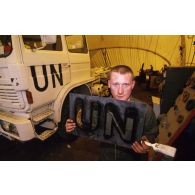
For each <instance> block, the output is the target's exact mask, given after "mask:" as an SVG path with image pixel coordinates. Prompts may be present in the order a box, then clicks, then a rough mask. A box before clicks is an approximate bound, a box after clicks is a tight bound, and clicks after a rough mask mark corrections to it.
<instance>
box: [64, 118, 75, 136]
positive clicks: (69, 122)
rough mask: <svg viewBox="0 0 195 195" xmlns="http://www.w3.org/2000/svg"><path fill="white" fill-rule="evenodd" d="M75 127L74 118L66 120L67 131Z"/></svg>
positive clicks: (69, 131)
mask: <svg viewBox="0 0 195 195" xmlns="http://www.w3.org/2000/svg"><path fill="white" fill-rule="evenodd" d="M75 127H76V123H74V121H73V120H72V119H67V120H66V125H65V128H66V132H67V133H71V132H73V131H74V129H75Z"/></svg>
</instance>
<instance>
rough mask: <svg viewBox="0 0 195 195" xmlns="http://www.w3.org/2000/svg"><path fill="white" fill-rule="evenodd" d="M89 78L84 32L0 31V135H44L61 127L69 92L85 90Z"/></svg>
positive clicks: (18, 136)
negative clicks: (12, 32)
mask: <svg viewBox="0 0 195 195" xmlns="http://www.w3.org/2000/svg"><path fill="white" fill-rule="evenodd" d="M94 79H95V78H94V77H92V76H91V67H90V58H89V52H88V49H87V42H86V38H85V36H82V35H72V36H64V35H57V36H56V35H55V36H54V35H19V36H17V35H0V134H1V135H3V136H5V137H7V138H9V139H17V140H20V141H27V140H31V139H33V138H39V139H40V140H45V139H47V138H48V137H50V136H51V135H52V134H54V133H55V132H56V131H57V130H58V127H59V124H60V125H61V127H63V126H64V123H65V121H64V120H62V119H63V118H64V116H63V115H64V113H65V112H66V111H67V109H68V94H69V92H70V91H72V90H78V91H79V92H81V93H82V92H83V93H86V91H88V92H89V93H90V84H91V82H92V81H94ZM66 104H67V105H66ZM64 131H65V130H64Z"/></svg>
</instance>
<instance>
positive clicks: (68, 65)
mask: <svg viewBox="0 0 195 195" xmlns="http://www.w3.org/2000/svg"><path fill="white" fill-rule="evenodd" d="M62 66H63V67H64V68H69V67H70V64H68V63H62Z"/></svg>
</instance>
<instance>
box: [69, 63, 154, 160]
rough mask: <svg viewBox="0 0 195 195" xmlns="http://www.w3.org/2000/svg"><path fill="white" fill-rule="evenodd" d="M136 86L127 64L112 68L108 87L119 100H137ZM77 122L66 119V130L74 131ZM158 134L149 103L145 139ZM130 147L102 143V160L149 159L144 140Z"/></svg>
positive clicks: (147, 148) (152, 140) (152, 139)
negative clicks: (135, 95) (134, 96)
mask: <svg viewBox="0 0 195 195" xmlns="http://www.w3.org/2000/svg"><path fill="white" fill-rule="evenodd" d="M134 86H135V80H134V75H133V71H132V70H131V68H130V67H128V66H126V65H118V66H115V67H113V68H112V69H111V71H110V74H109V78H108V87H109V88H110V91H111V94H112V97H113V98H114V99H117V100H124V101H133V102H137V101H139V100H136V99H135V98H133V97H132V95H131V94H132V90H133V88H134ZM75 127H76V124H75V123H74V122H73V121H72V120H71V119H68V120H67V121H66V132H67V133H70V132H72V131H74V128H75ZM157 135H158V126H157V121H156V117H155V114H154V112H153V111H152V109H151V108H150V107H149V106H148V105H147V113H146V118H145V122H144V130H143V139H146V140H149V141H150V142H154V141H155V138H156V136H157ZM129 147H130V148H129V149H126V148H122V147H119V146H116V145H114V146H113V145H111V144H106V143H102V151H101V152H102V153H101V160H147V152H148V151H149V147H148V146H146V145H145V144H144V143H143V142H141V143H140V142H138V141H135V142H134V143H133V144H132V145H131V146H129ZM142 154H143V155H142Z"/></svg>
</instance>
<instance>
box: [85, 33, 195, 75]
mask: <svg viewBox="0 0 195 195" xmlns="http://www.w3.org/2000/svg"><path fill="white" fill-rule="evenodd" d="M181 37H182V36H180V35H88V36H87V39H88V46H89V49H90V56H91V64H92V67H102V66H115V65H117V64H126V65H129V66H131V67H132V69H133V70H134V73H135V75H137V74H138V72H139V69H140V67H141V65H142V64H143V63H144V64H145V66H144V69H148V68H150V65H153V67H154V70H160V69H161V68H162V67H163V65H164V64H167V65H170V66H181V64H182V58H184V56H182V55H181V52H182V49H184V48H183V45H184V44H185V46H186V47H185V49H186V54H185V62H186V65H194V62H195V59H193V60H192V58H193V55H194V45H193V43H194V41H193V40H194V36H187V35H186V36H184V37H185V39H184V40H182V39H181ZM182 41H183V42H185V43H183V42H182ZM181 46H182V47H181Z"/></svg>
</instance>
